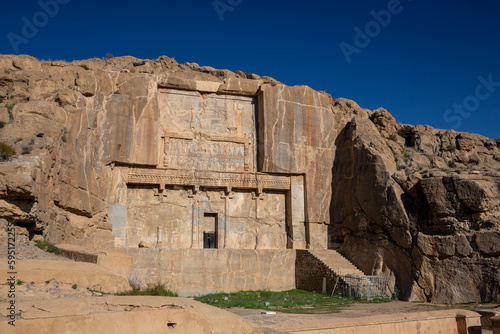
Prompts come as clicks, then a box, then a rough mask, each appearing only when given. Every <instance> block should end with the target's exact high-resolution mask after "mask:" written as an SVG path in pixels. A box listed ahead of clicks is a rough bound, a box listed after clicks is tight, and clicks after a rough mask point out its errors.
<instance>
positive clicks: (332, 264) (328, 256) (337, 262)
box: [309, 249, 365, 277]
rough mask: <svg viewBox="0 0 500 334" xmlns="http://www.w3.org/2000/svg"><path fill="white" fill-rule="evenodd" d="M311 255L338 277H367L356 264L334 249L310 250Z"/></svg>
mask: <svg viewBox="0 0 500 334" xmlns="http://www.w3.org/2000/svg"><path fill="white" fill-rule="evenodd" d="M309 253H310V254H311V255H312V256H314V257H315V258H316V259H318V260H319V261H321V262H323V264H324V265H326V266H327V267H328V268H330V270H332V271H333V272H334V273H335V274H336V275H338V276H341V275H355V276H362V277H364V276H365V274H364V273H363V272H362V271H361V270H359V269H358V268H357V267H356V266H355V265H354V264H352V263H351V262H350V261H349V260H348V259H346V258H345V257H344V256H342V255H341V254H340V253H338V252H337V251H335V250H333V249H309Z"/></svg>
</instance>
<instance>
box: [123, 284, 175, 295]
mask: <svg viewBox="0 0 500 334" xmlns="http://www.w3.org/2000/svg"><path fill="white" fill-rule="evenodd" d="M117 295H118V296H161V297H179V295H178V294H177V293H175V292H173V291H171V290H168V289H166V288H165V286H163V285H162V284H160V283H157V284H155V285H152V286H150V287H148V288H146V289H133V290H130V291H127V292H122V293H118V294H117Z"/></svg>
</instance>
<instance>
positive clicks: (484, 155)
mask: <svg viewBox="0 0 500 334" xmlns="http://www.w3.org/2000/svg"><path fill="white" fill-rule="evenodd" d="M351 104H352V103H351ZM352 105H353V108H354V109H358V107H357V105H355V104H352ZM337 108H338V109H339V110H340V112H344V114H348V113H349V112H350V108H349V106H348V105H346V104H342V103H338V106H337ZM360 114H361V115H362V116H354V117H353V118H352V120H351V121H350V122H348V123H347V125H346V126H345V127H344V128H343V131H342V132H341V134H340V135H339V136H338V137H337V140H336V146H337V154H336V156H335V164H334V169H333V183H332V189H333V198H332V206H331V215H332V225H330V236H331V238H332V242H333V243H334V245H336V246H337V247H340V251H341V252H342V253H343V254H345V255H346V256H347V257H348V258H349V259H350V260H351V261H353V262H354V263H355V264H356V265H358V266H359V267H360V268H361V269H362V270H363V271H364V272H366V273H368V274H389V275H393V277H394V279H395V282H396V286H397V287H398V288H399V289H400V292H401V293H400V296H401V297H402V298H404V299H409V300H427V301H432V302H438V303H439V302H440V303H464V302H471V301H480V300H498V299H499V298H500V285H499V282H500V258H499V257H498V256H499V255H500V239H499V237H500V232H499V231H500V211H499V210H500V206H499V205H500V197H499V190H498V186H499V184H500V150H499V143H498V141H497V142H495V141H494V140H490V139H488V138H485V137H482V136H479V135H474V134H468V133H457V132H455V131H447V130H435V129H433V128H431V127H429V126H421V125H418V126H408V125H400V124H397V123H396V121H395V119H394V118H393V117H392V116H391V115H390V114H389V113H388V112H387V111H386V110H384V109H381V108H380V109H377V110H375V111H374V112H372V113H369V114H368V115H364V114H363V113H360Z"/></svg>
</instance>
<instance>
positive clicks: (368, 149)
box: [0, 55, 500, 302]
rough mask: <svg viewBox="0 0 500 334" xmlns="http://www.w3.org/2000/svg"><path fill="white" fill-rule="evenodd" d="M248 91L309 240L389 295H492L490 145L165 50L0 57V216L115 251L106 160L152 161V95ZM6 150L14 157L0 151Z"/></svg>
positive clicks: (262, 167)
mask: <svg viewBox="0 0 500 334" xmlns="http://www.w3.org/2000/svg"><path fill="white" fill-rule="evenodd" d="M159 89H183V90H186V91H197V92H200V93H202V94H232V95H240V96H249V97H255V98H256V99H257V101H258V103H257V105H258V119H257V121H258V123H259V141H258V146H259V148H258V154H259V157H258V171H259V172H263V173H272V174H277V175H279V174H291V175H304V176H305V183H304V188H305V202H306V206H305V212H304V218H303V219H304V220H305V222H306V223H307V224H309V225H308V230H307V231H305V232H304V233H305V234H307V239H308V243H309V245H311V246H314V247H323V246H326V237H325V238H323V231H324V230H325V229H324V228H325V227H326V226H327V225H328V229H329V238H330V246H332V247H338V248H339V249H340V251H341V252H342V253H343V254H345V255H346V256H347V257H348V258H349V259H350V260H351V261H353V262H354V263H355V264H356V265H358V266H359V267H360V268H361V269H362V270H363V271H364V272H365V273H367V274H386V275H390V276H391V277H393V281H394V282H395V284H396V286H397V287H398V289H399V290H400V291H401V294H400V296H401V298H403V299H410V300H428V301H433V302H470V301H479V300H493V299H497V300H498V299H500V283H499V282H500V269H499V268H500V258H499V256H500V197H499V190H498V187H499V184H500V148H499V143H498V142H495V141H493V140H490V139H487V138H485V137H482V136H479V135H474V134H466V133H457V132H454V131H446V130H435V129H432V128H430V127H428V126H420V125H419V126H408V125H401V124H398V123H397V122H396V120H395V119H394V118H393V117H392V116H391V115H390V114H389V113H388V112H387V111H386V110H384V109H377V110H375V111H373V112H372V111H370V110H367V109H362V108H360V107H359V106H358V105H357V104H356V103H355V102H353V101H350V100H346V99H335V100H332V98H331V97H330V96H329V95H328V94H326V93H321V92H316V91H314V90H312V89H310V88H309V87H305V86H300V87H288V86H286V85H283V84H281V83H279V82H277V81H276V80H274V79H272V78H269V77H259V76H257V75H255V74H245V73H243V72H240V71H237V72H231V71H228V70H217V69H214V68H211V67H207V66H204V67H200V66H198V65H197V64H192V63H186V64H178V63H177V62H176V61H175V60H173V59H171V58H168V57H160V58H158V59H156V60H154V61H153V60H141V59H137V58H133V57H119V58H112V59H108V60H101V59H89V60H81V61H74V62H71V63H69V62H64V61H38V60H36V59H35V58H33V57H30V56H6V55H0V121H1V125H2V128H1V129H0V142H2V143H4V144H6V145H8V146H10V147H12V148H13V149H14V150H15V152H16V154H15V155H13V156H11V157H9V154H7V153H8V152H7V153H6V154H4V155H3V158H4V160H5V161H3V162H2V163H0V218H2V219H6V220H8V221H13V222H15V223H16V224H17V225H18V226H21V227H23V228H25V229H26V230H27V231H29V233H30V235H31V237H33V236H35V235H39V234H43V235H44V237H45V238H46V239H48V240H49V241H51V242H53V243H71V244H77V245H85V246H87V247H92V248H100V247H107V248H111V247H113V245H114V244H113V240H114V236H113V233H112V225H111V224H110V223H109V221H108V215H109V214H111V213H110V212H109V210H108V208H109V205H110V204H112V203H117V202H118V199H119V198H121V197H123V194H124V193H125V192H126V189H124V188H123V185H122V183H120V180H119V178H120V177H121V176H120V175H118V174H117V172H116V170H115V166H119V165H131V164H134V165H136V166H154V165H156V164H158V152H159V151H160V148H159V147H158V145H159V144H158V143H159V139H160V138H159V136H160V134H159V129H158V127H159V125H158V117H159V116H158V114H159V111H158V108H159V107H158V90H159ZM10 154H12V152H11V153H10Z"/></svg>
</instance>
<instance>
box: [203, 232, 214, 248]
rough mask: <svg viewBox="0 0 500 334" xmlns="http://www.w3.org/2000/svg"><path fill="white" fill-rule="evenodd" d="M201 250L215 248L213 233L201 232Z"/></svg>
mask: <svg viewBox="0 0 500 334" xmlns="http://www.w3.org/2000/svg"><path fill="white" fill-rule="evenodd" d="M203 248H217V237H216V236H215V232H214V233H207V232H203Z"/></svg>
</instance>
